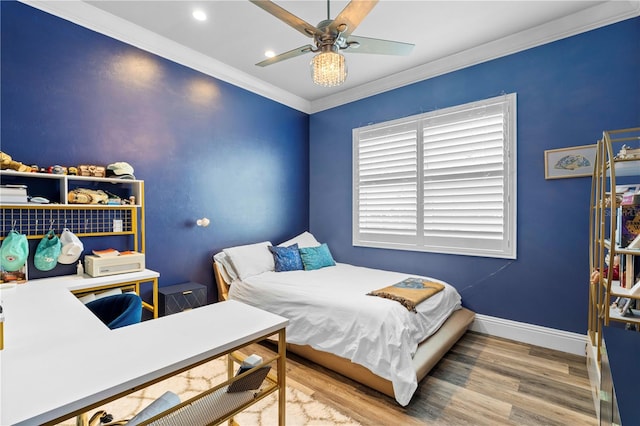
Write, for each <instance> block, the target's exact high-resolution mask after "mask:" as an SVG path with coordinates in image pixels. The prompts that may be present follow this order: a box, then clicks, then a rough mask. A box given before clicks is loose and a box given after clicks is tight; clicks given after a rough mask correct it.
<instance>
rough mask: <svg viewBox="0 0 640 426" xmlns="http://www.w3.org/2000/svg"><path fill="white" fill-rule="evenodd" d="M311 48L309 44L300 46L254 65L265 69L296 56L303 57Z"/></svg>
mask: <svg viewBox="0 0 640 426" xmlns="http://www.w3.org/2000/svg"><path fill="white" fill-rule="evenodd" d="M311 49H313V47H312V46H311V45H310V44H307V45H306V46H301V47H298V48H296V49H293V50H290V51H288V52H284V53H281V54H279V55H277V56H274V57H273V58H269V59H265V60H264V61H262V62H258V63H257V64H256V65H257V66H259V67H266V66H267V65H272V64H275V63H276V62H280V61H284V60H286V59H291V58H295V57H296V56H300V55H304V54H305V53H307V52H311Z"/></svg>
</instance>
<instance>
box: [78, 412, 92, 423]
mask: <svg viewBox="0 0 640 426" xmlns="http://www.w3.org/2000/svg"><path fill="white" fill-rule="evenodd" d="M88 424H89V416H88V415H87V413H82V414H79V415H78V416H76V426H87V425H88Z"/></svg>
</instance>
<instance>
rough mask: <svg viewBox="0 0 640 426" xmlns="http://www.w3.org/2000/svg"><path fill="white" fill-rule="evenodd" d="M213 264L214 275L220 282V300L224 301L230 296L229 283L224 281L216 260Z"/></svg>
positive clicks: (217, 281) (218, 282)
mask: <svg viewBox="0 0 640 426" xmlns="http://www.w3.org/2000/svg"><path fill="white" fill-rule="evenodd" d="M211 263H212V264H213V275H214V276H215V278H216V283H217V284H218V302H224V301H225V300H227V299H228V298H229V285H228V284H227V283H226V282H225V281H224V279H223V278H222V275H220V271H219V269H218V268H219V266H218V265H217V264H216V262H215V260H214V261H212V262H211Z"/></svg>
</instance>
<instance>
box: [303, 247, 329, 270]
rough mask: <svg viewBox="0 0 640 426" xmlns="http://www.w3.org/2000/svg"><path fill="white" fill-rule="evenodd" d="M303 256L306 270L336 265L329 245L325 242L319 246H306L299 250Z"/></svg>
mask: <svg viewBox="0 0 640 426" xmlns="http://www.w3.org/2000/svg"><path fill="white" fill-rule="evenodd" d="M298 251H299V252H300V257H301V258H302V264H303V265H304V269H305V271H311V270H313V269H320V268H324V267H325V266H335V265H336V262H335V261H334V260H333V257H332V256H331V252H330V251H329V246H328V245H327V244H326V243H324V244H321V245H319V246H318V247H305V248H301V249H300V250H298Z"/></svg>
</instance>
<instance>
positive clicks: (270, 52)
mask: <svg viewBox="0 0 640 426" xmlns="http://www.w3.org/2000/svg"><path fill="white" fill-rule="evenodd" d="M264 56H266V57H267V58H273V57H274V56H276V52H274V51H273V50H267V51H266V52H264Z"/></svg>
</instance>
